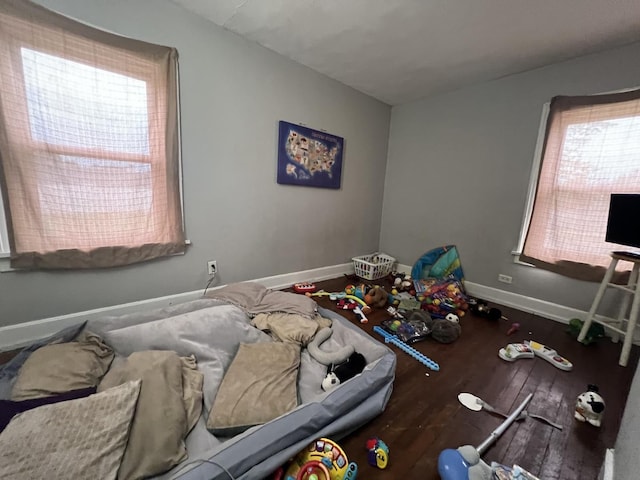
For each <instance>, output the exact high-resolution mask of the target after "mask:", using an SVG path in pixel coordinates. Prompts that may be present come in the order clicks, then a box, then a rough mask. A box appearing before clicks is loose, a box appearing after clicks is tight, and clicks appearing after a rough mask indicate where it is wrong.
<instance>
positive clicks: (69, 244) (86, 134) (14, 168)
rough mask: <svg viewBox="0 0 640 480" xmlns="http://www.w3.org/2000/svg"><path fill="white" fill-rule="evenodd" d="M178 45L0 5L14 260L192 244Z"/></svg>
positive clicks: (5, 183)
mask: <svg viewBox="0 0 640 480" xmlns="http://www.w3.org/2000/svg"><path fill="white" fill-rule="evenodd" d="M176 74H177V52H176V50H175V49H173V48H168V47H164V46H158V45H152V44H148V43H145V42H141V41H137V40H132V39H128V38H124V37H121V36H118V35H114V34H111V33H107V32H104V31H101V30H98V29H95V28H92V27H89V26H87V25H84V24H82V23H79V22H76V21H74V20H71V19H69V18H66V17H64V16H62V15H59V14H57V13H54V12H51V11H49V10H46V9H44V8H42V7H40V6H38V5H36V4H33V3H31V2H28V1H22V0H3V1H2V2H0V190H2V194H3V199H4V205H5V215H6V219H7V227H8V232H9V242H10V248H11V265H12V266H13V267H17V268H98V267H111V266H117V265H126V264H131V263H135V262H141V261H145V260H149V259H153V258H157V257H160V256H164V255H171V254H175V253H181V252H184V250H185V236H184V229H183V220H182V206H181V192H180V163H179V162H180V159H179V136H178V111H177V81H176V78H177V75H176Z"/></svg>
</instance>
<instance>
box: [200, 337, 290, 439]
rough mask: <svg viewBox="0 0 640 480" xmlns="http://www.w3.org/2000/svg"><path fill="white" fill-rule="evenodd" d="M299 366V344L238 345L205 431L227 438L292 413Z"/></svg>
mask: <svg viewBox="0 0 640 480" xmlns="http://www.w3.org/2000/svg"><path fill="white" fill-rule="evenodd" d="M299 367H300V346H299V345H296V344H293V343H282V342H272V343H254V344H251V345H245V344H242V345H240V349H239V350H238V354H237V355H236V357H235V358H234V359H233V363H232V364H231V366H230V367H229V370H228V371H227V373H226V374H225V376H224V379H223V380H222V385H220V389H219V390H218V395H217V396H216V400H215V403H214V405H213V408H212V409H211V412H210V414H209V419H208V420H207V429H209V431H210V432H211V433H213V434H214V435H221V436H224V437H229V436H232V435H237V434H239V433H242V432H244V431H245V430H246V429H248V428H250V427H253V426H255V425H262V424H263V423H267V422H269V421H271V420H273V419H274V418H277V417H279V416H280V415H283V414H285V413H287V412H289V411H290V410H293V409H294V408H295V407H296V406H297V404H298V395H297V388H296V382H297V379H298V368H299Z"/></svg>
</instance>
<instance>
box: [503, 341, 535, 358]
mask: <svg viewBox="0 0 640 480" xmlns="http://www.w3.org/2000/svg"><path fill="white" fill-rule="evenodd" d="M498 356H499V357H500V358H501V359H503V360H506V361H507V362H515V361H516V360H519V359H521V358H533V357H535V354H534V353H533V350H532V349H531V348H529V345H526V344H524V343H510V344H509V345H507V346H506V347H504V348H501V349H500V350H499V351H498Z"/></svg>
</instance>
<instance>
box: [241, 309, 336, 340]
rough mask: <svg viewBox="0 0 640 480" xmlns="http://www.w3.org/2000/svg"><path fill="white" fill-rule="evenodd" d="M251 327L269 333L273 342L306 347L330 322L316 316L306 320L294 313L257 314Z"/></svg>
mask: <svg viewBox="0 0 640 480" xmlns="http://www.w3.org/2000/svg"><path fill="white" fill-rule="evenodd" d="M251 325H253V326H254V327H256V328H259V329H260V330H262V331H264V332H267V333H269V334H270V335H271V336H272V337H273V338H274V340H279V341H281V342H288V343H295V344H297V345H300V346H302V347H306V346H307V344H308V343H309V342H310V341H311V340H313V337H314V336H315V335H316V333H317V332H318V330H320V329H321V328H325V327H330V326H331V320H329V319H328V318H324V317H322V316H320V315H318V314H316V315H315V316H314V317H313V318H307V317H303V316H302V315H298V314H296V313H282V312H274V313H259V314H258V315H256V316H255V317H254V318H253V320H251Z"/></svg>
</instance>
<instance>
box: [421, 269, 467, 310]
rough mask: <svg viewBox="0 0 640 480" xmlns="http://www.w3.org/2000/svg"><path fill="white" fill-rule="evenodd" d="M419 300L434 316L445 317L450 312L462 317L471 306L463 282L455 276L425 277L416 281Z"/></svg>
mask: <svg viewBox="0 0 640 480" xmlns="http://www.w3.org/2000/svg"><path fill="white" fill-rule="evenodd" d="M416 290H419V291H420V293H418V294H417V298H418V300H419V301H420V302H421V304H422V308H423V309H424V310H426V311H427V312H429V313H430V314H431V315H432V316H436V317H441V318H444V317H446V316H447V314H449V313H454V314H455V315H457V316H458V317H462V316H463V315H464V314H465V311H466V310H467V309H468V308H469V304H468V299H467V295H466V293H465V291H464V287H463V286H462V282H460V281H459V280H457V279H455V278H453V277H445V278H433V277H429V278H425V279H422V280H417V281H416Z"/></svg>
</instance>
